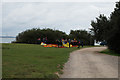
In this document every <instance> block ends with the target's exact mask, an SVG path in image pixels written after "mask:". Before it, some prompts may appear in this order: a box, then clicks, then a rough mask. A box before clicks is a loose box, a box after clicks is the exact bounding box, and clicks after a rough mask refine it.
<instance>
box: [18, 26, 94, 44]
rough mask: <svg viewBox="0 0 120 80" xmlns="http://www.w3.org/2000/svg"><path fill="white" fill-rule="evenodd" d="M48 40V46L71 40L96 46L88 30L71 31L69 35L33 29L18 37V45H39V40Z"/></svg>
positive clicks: (50, 30) (49, 30) (55, 31)
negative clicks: (58, 41) (57, 41)
mask: <svg viewBox="0 0 120 80" xmlns="http://www.w3.org/2000/svg"><path fill="white" fill-rule="evenodd" d="M39 38H40V39H41V40H42V39H43V38H47V43H48V44H55V43H56V40H61V39H71V40H74V39H76V40H80V41H82V42H83V43H84V45H94V41H93V36H92V35H91V34H90V33H89V32H88V31H86V30H71V31H70V34H69V35H67V34H66V33H65V32H62V31H59V30H53V29H49V28H48V29H39V28H33V29H29V30H26V31H23V32H21V33H19V34H18V36H17V37H16V43H27V44H37V41H38V39H39Z"/></svg>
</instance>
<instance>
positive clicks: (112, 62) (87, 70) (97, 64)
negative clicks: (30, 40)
mask: <svg viewBox="0 0 120 80" xmlns="http://www.w3.org/2000/svg"><path fill="white" fill-rule="evenodd" d="M104 49H106V47H92V48H84V49H80V50H77V51H74V52H72V53H71V54H70V58H69V61H68V62H67V63H66V64H65V66H64V70H63V72H64V74H63V75H61V76H60V77H61V78H118V57H117V56H111V55H106V54H101V53H98V51H101V50H104Z"/></svg>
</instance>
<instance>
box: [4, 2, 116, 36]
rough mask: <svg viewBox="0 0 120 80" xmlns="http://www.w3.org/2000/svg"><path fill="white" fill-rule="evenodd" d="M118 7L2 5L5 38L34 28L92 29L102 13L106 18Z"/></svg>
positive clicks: (79, 3) (93, 5)
mask: <svg viewBox="0 0 120 80" xmlns="http://www.w3.org/2000/svg"><path fill="white" fill-rule="evenodd" d="M114 5H115V3H113V2H109V4H108V3H106V2H105V3H103V2H102V3H96V2H92V3H87V2H78V3H77V2H70V3H68V2H59V3H58V2H39V3H35V2H31V3H26V2H25V3H24V2H22V3H18V2H11V3H8V2H7V3H4V4H3V34H4V35H5V34H9V35H13V36H16V35H17V34H18V33H19V32H22V31H23V30H26V29H31V28H52V29H59V30H62V31H65V32H66V33H67V34H68V33H69V31H70V30H71V29H74V30H75V29H87V30H88V28H90V27H91V26H90V21H91V20H93V19H95V17H97V16H98V15H99V13H104V14H105V15H106V16H109V14H110V13H111V12H112V11H113V9H114Z"/></svg>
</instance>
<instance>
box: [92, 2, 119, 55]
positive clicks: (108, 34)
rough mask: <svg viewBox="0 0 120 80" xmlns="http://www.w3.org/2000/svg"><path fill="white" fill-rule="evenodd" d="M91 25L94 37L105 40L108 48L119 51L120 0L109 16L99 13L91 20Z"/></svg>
mask: <svg viewBox="0 0 120 80" xmlns="http://www.w3.org/2000/svg"><path fill="white" fill-rule="evenodd" d="M91 25H92V28H91V31H92V32H93V34H94V39H96V40H97V41H106V42H107V45H108V48H109V49H110V50H113V51H115V52H117V53H120V1H119V2H117V3H116V7H115V9H114V11H113V12H112V13H111V14H110V17H108V18H107V17H106V16H105V15H104V14H100V16H99V17H97V18H96V20H95V21H91Z"/></svg>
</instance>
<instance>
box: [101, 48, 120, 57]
mask: <svg viewBox="0 0 120 80" xmlns="http://www.w3.org/2000/svg"><path fill="white" fill-rule="evenodd" d="M100 53H104V54H108V55H113V56H120V54H118V53H115V52H114V51H111V50H109V49H106V50H104V51H101V52H100Z"/></svg>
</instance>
